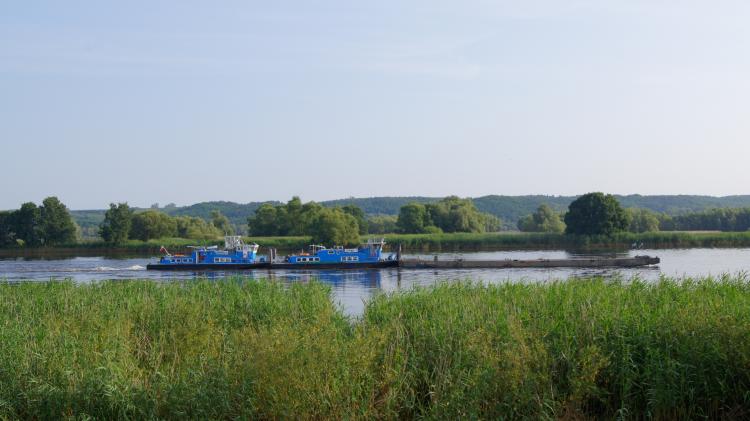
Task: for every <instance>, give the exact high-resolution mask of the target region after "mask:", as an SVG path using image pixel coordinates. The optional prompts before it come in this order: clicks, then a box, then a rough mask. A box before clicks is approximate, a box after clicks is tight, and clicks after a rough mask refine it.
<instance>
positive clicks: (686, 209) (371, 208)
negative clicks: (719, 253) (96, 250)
mask: <svg viewBox="0 0 750 421" xmlns="http://www.w3.org/2000/svg"><path fill="white" fill-rule="evenodd" d="M576 197H577V196H544V195H529V196H498V195H490V196H482V197H476V198H472V200H473V201H474V204H475V205H476V207H477V208H478V209H479V210H480V211H482V212H487V213H490V214H493V215H495V216H497V217H499V218H500V219H502V220H503V224H504V226H505V227H506V228H507V229H514V228H515V226H516V222H517V221H518V220H519V219H520V218H522V217H524V216H526V215H528V214H530V213H532V212H534V211H535V210H536V208H537V207H539V205H541V204H547V205H549V206H550V207H552V208H553V209H555V210H557V211H559V212H564V211H565V210H567V208H568V205H570V203H571V202H572V201H573V200H575V199H576ZM615 197H617V200H619V201H620V203H621V204H622V205H623V206H624V207H627V208H644V209H650V210H653V211H655V212H663V213H667V214H670V215H679V214H684V213H690V212H700V211H704V210H707V209H712V208H742V207H750V195H739V196H724V197H715V196H697V195H658V196H642V195H637V194H635V195H627V196H622V195H615ZM440 199H441V198H440V197H424V196H413V197H409V196H400V197H367V198H348V199H337V200H329V201H324V202H320V203H321V204H322V205H324V206H329V207H335V206H343V205H346V204H354V205H357V206H359V207H360V208H362V210H364V211H365V213H367V214H368V215H397V214H398V211H399V209H400V208H401V206H404V205H405V204H407V203H410V202H419V203H431V202H437V201H438V200H440ZM263 203H272V204H279V203H280V202H274V201H268V202H250V203H244V204H242V203H235V202H226V201H216V202H200V203H196V204H194V205H190V206H167V207H163V208H159V210H160V211H162V212H165V213H167V214H169V215H174V216H195V217H200V218H204V219H209V218H210V214H211V211H213V210H219V211H220V212H221V213H223V214H224V215H226V216H227V218H229V220H230V221H231V222H232V224H234V225H235V226H237V227H239V228H241V229H242V228H244V227H245V225H246V223H247V218H248V216H251V215H253V213H255V210H256V209H258V207H259V206H260V205H261V204H263ZM104 212H105V210H103V209H101V210H98V209H97V210H75V211H71V214H72V215H73V218H74V219H75V220H76V222H77V223H78V224H79V225H80V226H81V227H82V228H84V229H85V228H89V229H92V228H93V227H97V226H98V225H99V224H100V223H101V221H102V220H104Z"/></svg>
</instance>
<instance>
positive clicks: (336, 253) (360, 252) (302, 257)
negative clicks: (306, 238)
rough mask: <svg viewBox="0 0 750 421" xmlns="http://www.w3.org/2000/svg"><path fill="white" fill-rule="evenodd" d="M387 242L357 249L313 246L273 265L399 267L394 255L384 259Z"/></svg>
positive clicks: (352, 267) (334, 267)
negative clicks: (305, 251)
mask: <svg viewBox="0 0 750 421" xmlns="http://www.w3.org/2000/svg"><path fill="white" fill-rule="evenodd" d="M384 245H385V240H383V239H381V240H368V241H367V243H365V244H362V245H361V246H360V247H357V248H344V247H334V248H331V249H328V248H325V247H323V246H321V245H311V246H310V250H309V252H308V253H300V254H293V255H290V256H287V257H286V258H285V259H284V260H283V261H282V262H273V263H271V267H272V268H279V269H363V268H383V267H393V266H398V258H397V256H394V255H393V254H391V255H389V256H388V257H383V255H382V252H383V246H384Z"/></svg>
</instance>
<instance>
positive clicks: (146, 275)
mask: <svg viewBox="0 0 750 421" xmlns="http://www.w3.org/2000/svg"><path fill="white" fill-rule="evenodd" d="M434 255H435V254H429V255H408V256H405V257H416V256H419V257H422V258H425V259H432V258H433V257H434ZM437 255H438V258H439V259H441V260H442V259H450V258H463V259H466V260H471V259H475V260H490V259H498V260H502V259H539V258H544V259H560V258H575V257H588V256H635V255H651V256H658V257H660V258H661V264H659V265H658V266H654V267H644V268H634V269H572V268H559V269H456V270H439V271H435V270H426V269H397V268H388V269H380V270H355V271H304V270H274V271H267V270H254V271H244V272H220V271H214V272H199V273H196V272H161V271H147V270H146V264H148V263H149V262H154V261H156V258H155V257H154V258H121V259H118V258H111V257H73V258H3V259H0V279H4V280H7V281H11V282H18V281H49V280H60V279H72V280H74V281H76V282H93V281H99V280H107V279H115V280H117V279H133V278H136V279H151V280H156V281H165V280H171V279H181V280H190V279H196V278H199V277H200V278H208V279H222V278H224V277H226V276H243V277H248V278H252V279H262V278H270V279H274V280H280V281H283V282H290V283H291V282H309V281H310V280H312V279H318V280H320V281H322V282H325V283H327V284H329V285H330V286H331V288H332V290H333V294H334V299H335V300H336V301H337V302H338V303H339V304H340V305H341V306H342V308H343V309H344V311H345V312H346V313H348V314H351V315H358V314H361V313H362V310H363V308H364V302H365V301H366V300H367V299H368V298H369V297H371V296H372V295H373V294H375V293H377V292H379V291H386V292H390V291H396V290H400V289H408V288H411V287H413V286H415V285H421V286H424V285H430V284H433V283H435V282H440V281H455V280H473V281H482V282H488V283H498V282H508V281H510V282H544V281H549V280H555V279H566V278H569V277H579V276H592V275H603V276H608V277H611V276H622V277H624V278H626V279H630V278H632V277H634V276H637V277H640V278H642V279H645V280H657V279H659V277H660V276H662V275H665V276H674V277H697V276H719V275H722V274H737V273H742V272H747V273H750V248H742V249H666V250H665V249H660V250H633V251H628V252H612V253H597V254H580V253H574V252H567V251H563V250H539V251H494V252H476V253H461V254H456V253H437Z"/></svg>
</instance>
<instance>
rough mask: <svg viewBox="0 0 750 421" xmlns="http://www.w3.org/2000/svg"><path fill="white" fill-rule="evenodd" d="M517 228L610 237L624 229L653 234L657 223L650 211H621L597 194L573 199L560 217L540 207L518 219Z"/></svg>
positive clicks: (607, 197)
mask: <svg viewBox="0 0 750 421" xmlns="http://www.w3.org/2000/svg"><path fill="white" fill-rule="evenodd" d="M518 228H519V229H520V230H521V231H527V232H550V233H562V232H565V233H566V234H576V235H611V234H614V233H616V232H621V231H626V230H630V231H633V232H646V231H657V230H658V229H659V220H658V218H656V217H655V215H654V213H653V212H650V211H647V210H644V209H623V207H622V206H620V203H619V202H618V201H617V199H616V198H615V197H614V196H613V195H611V194H607V195H605V194H603V193H598V192H597V193H588V194H584V195H583V196H581V197H579V198H578V199H576V200H574V201H573V202H572V203H571V204H570V206H569V207H568V212H567V213H565V214H564V215H560V214H559V213H557V212H555V211H554V210H553V209H552V208H550V207H549V206H547V205H541V206H539V208H538V209H537V210H536V212H534V213H533V214H531V215H528V216H526V217H524V218H521V219H520V220H519V221H518Z"/></svg>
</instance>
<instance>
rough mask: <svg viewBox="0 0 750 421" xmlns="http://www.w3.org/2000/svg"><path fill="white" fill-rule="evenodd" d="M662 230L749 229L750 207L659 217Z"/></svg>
mask: <svg viewBox="0 0 750 421" xmlns="http://www.w3.org/2000/svg"><path fill="white" fill-rule="evenodd" d="M660 224H661V226H662V229H664V230H680V231H747V230H750V208H724V209H711V210H707V211H704V212H695V213H688V214H684V215H677V216H668V215H664V216H662V218H660Z"/></svg>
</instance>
